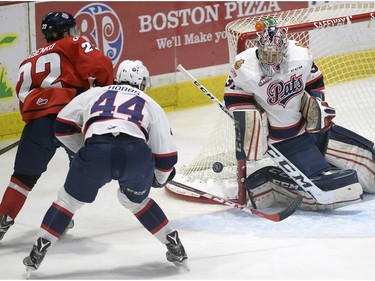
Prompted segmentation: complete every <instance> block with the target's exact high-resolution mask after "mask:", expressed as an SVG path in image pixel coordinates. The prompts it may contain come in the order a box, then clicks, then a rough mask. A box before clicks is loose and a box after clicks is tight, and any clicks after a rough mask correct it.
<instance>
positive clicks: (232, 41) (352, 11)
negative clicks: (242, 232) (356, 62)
mask: <svg viewBox="0 0 375 281" xmlns="http://www.w3.org/2000/svg"><path fill="white" fill-rule="evenodd" d="M268 17H272V18H274V19H275V20H276V22H277V24H278V26H279V27H286V28H288V34H289V36H288V38H289V39H292V40H296V41H304V43H307V45H308V42H307V41H306V33H303V32H304V31H311V30H317V29H325V28H332V27H337V26H341V25H348V24H352V23H357V22H364V21H371V20H375V4H374V3H371V2H369V3H356V4H337V5H323V6H317V7H313V8H307V9H306V8H305V9H297V10H289V11H283V12H279V13H273V14H266V15H260V16H254V17H248V18H241V19H237V20H235V21H232V22H230V23H228V24H227V26H226V27H225V31H226V35H227V39H228V45H229V57H230V60H231V62H232V61H233V59H234V57H235V55H237V54H238V53H240V52H242V51H244V50H246V49H248V48H250V47H254V46H255V40H254V39H256V38H257V31H256V30H255V24H256V23H257V22H258V21H259V20H261V19H264V18H268ZM301 43H302V42H301Z"/></svg>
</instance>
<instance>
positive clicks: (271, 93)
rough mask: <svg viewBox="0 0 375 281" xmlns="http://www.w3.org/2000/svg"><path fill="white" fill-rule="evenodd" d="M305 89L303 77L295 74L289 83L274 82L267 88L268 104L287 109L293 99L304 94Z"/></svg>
mask: <svg viewBox="0 0 375 281" xmlns="http://www.w3.org/2000/svg"><path fill="white" fill-rule="evenodd" d="M303 89H304V84H303V80H302V75H299V76H297V75H295V74H294V75H292V76H290V79H289V81H283V80H276V81H273V82H272V83H270V84H269V85H268V88H267V96H268V97H267V103H268V104H270V105H281V106H283V107H285V106H286V105H287V103H288V102H289V101H290V100H291V99H292V98H294V97H295V96H297V95H298V94H300V93H302V92H303Z"/></svg>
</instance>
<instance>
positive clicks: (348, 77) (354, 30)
mask: <svg viewBox="0 0 375 281" xmlns="http://www.w3.org/2000/svg"><path fill="white" fill-rule="evenodd" d="M267 17H272V18H274V19H275V20H276V22H277V24H278V25H279V26H282V27H286V28H288V38H289V39H290V40H296V41H298V42H300V43H303V44H305V45H306V46H307V47H309V49H310V51H311V53H312V55H313V57H314V61H315V63H316V64H317V65H318V67H319V68H320V70H321V71H322V73H323V75H324V81H325V85H326V93H327V95H326V97H327V101H328V103H329V104H330V105H331V106H334V107H335V108H336V112H337V116H336V118H335V119H334V122H335V123H337V124H338V125H341V126H344V127H346V128H348V129H350V130H353V131H354V132H356V133H358V134H360V135H362V136H364V137H366V138H368V139H370V140H372V141H375V122H374V120H375V110H374V108H375V3H371V2H358V3H355V4H343V3H339V4H333V5H322V6H317V7H312V8H305V9H296V10H289V11H282V12H279V13H271V14H264V15H259V16H254V17H247V18H241V19H237V20H235V21H233V22H230V23H228V24H227V26H226V35H227V40H228V47H229V58H230V63H231V64H232V63H234V60H235V56H236V55H237V53H238V52H240V51H243V50H245V49H247V48H249V47H253V46H254V45H255V38H256V31H255V23H256V22H257V21H259V20H260V19H263V18H267ZM215 114H216V112H215ZM212 118H216V119H217V121H216V124H215V125H214V126H213V127H212V133H211V134H210V135H209V136H208V138H207V139H206V140H202V143H203V146H202V148H201V151H200V153H199V154H198V155H197V156H196V157H195V158H194V159H193V161H191V162H190V163H189V164H187V165H184V166H183V167H182V168H180V169H179V171H178V173H177V176H176V181H179V182H182V183H184V184H186V185H190V186H194V187H195V188H197V189H200V190H203V191H206V192H209V193H211V194H215V195H217V196H221V197H223V198H226V199H232V200H233V199H234V200H237V199H238V200H239V202H243V200H246V198H241V196H243V195H244V194H245V193H244V192H243V191H241V190H239V186H238V183H237V176H236V174H237V160H236V158H235V142H234V139H235V134H234V126H233V122H232V120H230V118H228V116H227V115H226V114H224V113H223V112H221V110H220V109H219V108H217V116H212ZM215 162H219V163H221V164H222V165H223V169H222V171H221V172H219V173H218V172H214V171H213V169H212V166H213V164H214V163H215ZM246 164H247V165H246V166H247V175H249V174H251V173H252V172H253V171H255V170H258V169H260V168H262V167H264V166H266V165H274V164H273V162H272V161H271V160H270V159H269V158H268V157H266V158H265V159H263V160H259V161H247V163H246ZM167 190H168V191H170V192H171V193H173V194H174V195H177V196H179V197H182V198H184V199H188V200H193V201H201V200H200V199H199V198H197V197H196V195H194V194H192V193H187V192H186V191H183V190H180V189H178V188H177V187H172V186H168V188H167ZM245 195H246V194H245Z"/></svg>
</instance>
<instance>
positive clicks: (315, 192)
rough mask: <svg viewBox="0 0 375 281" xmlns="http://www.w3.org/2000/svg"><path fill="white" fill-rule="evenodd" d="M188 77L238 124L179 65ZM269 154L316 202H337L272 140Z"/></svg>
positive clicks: (231, 115) (215, 99)
mask: <svg viewBox="0 0 375 281" xmlns="http://www.w3.org/2000/svg"><path fill="white" fill-rule="evenodd" d="M177 69H178V70H179V71H181V72H182V73H183V74H184V75H185V76H186V77H187V78H189V79H190V80H191V81H193V83H194V85H196V86H197V87H198V88H199V89H200V90H201V91H202V92H203V93H204V94H205V95H206V96H207V97H208V98H210V99H211V100H212V101H213V102H214V103H216V104H217V105H218V106H219V107H220V109H221V110H223V111H224V112H225V113H226V114H227V115H228V116H229V117H230V118H232V120H233V121H234V122H235V126H238V125H237V124H236V120H235V119H234V116H233V114H232V113H231V112H230V111H229V110H228V109H227V108H226V107H225V106H224V105H223V104H222V103H221V102H220V101H219V100H218V99H217V98H216V97H215V96H214V95H212V94H211V93H210V92H209V91H208V90H207V89H206V88H205V87H204V86H203V85H202V84H201V83H199V82H198V81H197V79H195V78H194V76H192V75H191V74H190V73H189V72H188V71H187V70H186V69H185V68H184V67H183V66H182V65H181V64H179V65H178V66H177ZM267 154H268V155H269V156H270V158H271V159H272V160H273V161H274V162H275V164H276V165H277V166H278V167H279V168H281V169H282V170H283V171H284V173H286V174H287V175H288V176H289V177H290V178H292V179H293V180H294V181H295V183H296V184H297V185H298V186H299V187H301V188H302V189H303V190H304V191H305V192H307V193H308V194H310V195H311V197H313V198H314V199H315V201H316V202H318V203H320V204H323V205H324V204H331V203H334V202H336V200H335V196H334V193H333V192H332V191H323V190H321V189H320V188H318V187H317V186H316V185H315V184H314V183H313V182H312V181H311V180H310V179H309V178H308V177H307V176H306V175H305V174H303V173H302V172H301V171H300V170H299V169H298V168H297V167H296V166H294V164H293V163H291V162H290V161H289V160H288V159H287V158H285V156H284V155H282V154H281V153H280V152H279V151H278V150H277V149H276V148H275V147H274V146H273V145H272V144H271V143H270V142H268V150H267Z"/></svg>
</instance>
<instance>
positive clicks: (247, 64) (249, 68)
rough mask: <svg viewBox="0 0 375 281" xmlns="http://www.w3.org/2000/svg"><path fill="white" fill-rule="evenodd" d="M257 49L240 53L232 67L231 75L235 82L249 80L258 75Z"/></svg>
mask: <svg viewBox="0 0 375 281" xmlns="http://www.w3.org/2000/svg"><path fill="white" fill-rule="evenodd" d="M255 50H256V49H255V48H250V49H247V50H245V51H243V52H241V53H239V54H238V55H237V56H236V57H235V60H234V63H233V65H232V67H231V70H230V74H231V77H232V78H233V79H234V80H247V79H248V78H249V77H250V76H252V75H253V74H254V73H256V71H255V68H256V67H258V64H259V63H258V59H257V58H256V53H255Z"/></svg>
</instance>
